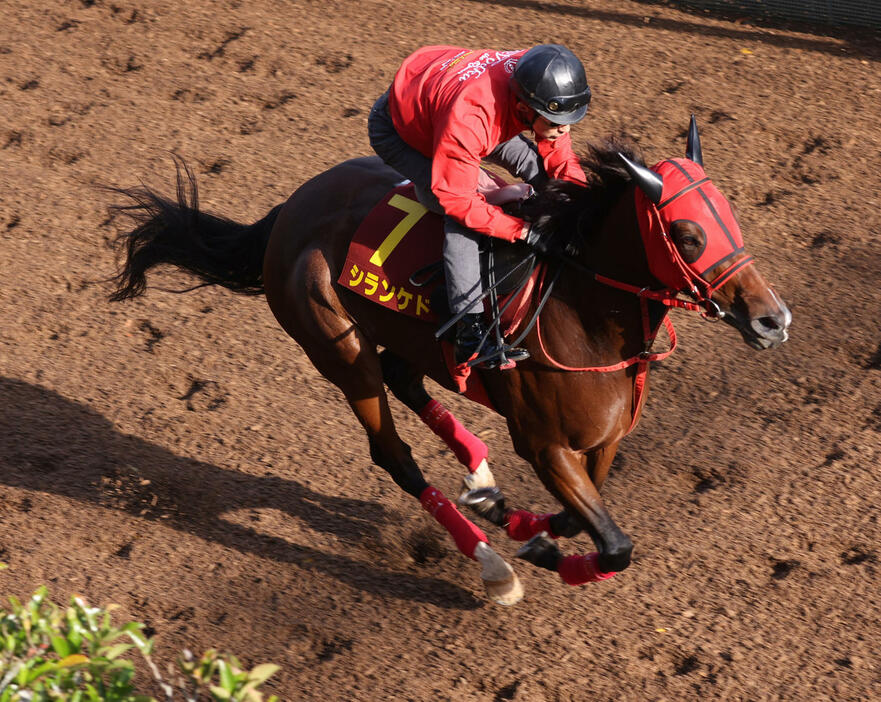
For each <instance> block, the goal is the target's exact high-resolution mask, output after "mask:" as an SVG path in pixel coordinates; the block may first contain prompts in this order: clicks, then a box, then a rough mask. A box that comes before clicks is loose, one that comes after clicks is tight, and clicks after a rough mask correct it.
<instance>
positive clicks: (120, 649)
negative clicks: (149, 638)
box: [102, 643, 134, 661]
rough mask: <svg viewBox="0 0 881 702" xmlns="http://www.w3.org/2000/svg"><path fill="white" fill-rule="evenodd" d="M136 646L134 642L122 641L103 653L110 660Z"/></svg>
mask: <svg viewBox="0 0 881 702" xmlns="http://www.w3.org/2000/svg"><path fill="white" fill-rule="evenodd" d="M131 648H134V646H133V645H132V644H127V643H121V644H116V645H115V646H111V647H110V648H108V649H107V650H106V651H104V652H103V653H102V655H103V656H104V657H105V658H107V659H108V660H111V661H112V660H113V659H114V658H116V657H118V656H121V655H122V654H123V653H125V652H126V651H128V650H129V649H131Z"/></svg>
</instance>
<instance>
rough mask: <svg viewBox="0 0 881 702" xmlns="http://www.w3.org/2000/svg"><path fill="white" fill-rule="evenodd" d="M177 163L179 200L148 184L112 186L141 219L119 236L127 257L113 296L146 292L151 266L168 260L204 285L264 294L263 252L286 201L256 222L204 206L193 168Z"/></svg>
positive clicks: (128, 211)
mask: <svg viewBox="0 0 881 702" xmlns="http://www.w3.org/2000/svg"><path fill="white" fill-rule="evenodd" d="M175 168H176V171H177V202H172V201H171V200H168V199H166V198H164V197H162V196H161V195H158V194H156V193H155V192H153V191H152V190H150V189H149V188H147V187H145V186H142V187H138V188H128V189H123V188H110V190H111V191H113V192H116V193H119V194H121V195H124V196H126V197H127V198H128V199H129V200H130V201H131V202H130V203H128V204H120V205H114V206H112V207H111V210H112V211H113V212H118V213H122V214H125V215H127V216H129V217H131V218H132V219H133V220H134V222H135V225H136V226H135V228H134V229H133V230H131V231H129V232H126V233H123V234H121V235H120V236H119V237H118V238H117V239H116V242H115V246H116V248H117V249H119V250H121V251H122V253H123V254H124V256H125V261H124V263H123V266H122V269H121V270H120V272H119V273H118V274H117V275H116V276H115V277H114V278H113V283H114V285H115V288H116V289H115V290H114V292H113V293H112V294H111V295H110V299H111V300H113V301H120V300H126V299H129V298H133V297H137V296H138V295H141V294H142V293H143V292H144V290H145V289H146V287H147V279H146V274H147V271H149V270H150V269H151V268H153V267H154V266H158V265H160V264H163V263H164V264H169V265H172V266H177V267H178V268H181V269H183V270H186V271H188V272H190V273H192V274H194V275H196V276H198V277H199V278H200V279H201V280H202V281H203V282H202V285H221V286H223V287H225V288H229V289H230V290H233V291H234V292H238V293H242V294H245V295H261V294H263V292H264V289H263V254H264V253H265V251H266V244H267V242H268V240H269V233H270V231H271V230H272V225H273V223H274V222H275V219H276V217H277V216H278V212H279V210H280V209H281V205H278V206H276V207H274V208H273V209H272V211H270V212H269V214H267V215H266V216H265V217H264V218H263V219H261V220H259V221H257V222H255V223H254V224H251V225H246V224H239V223H238V222H234V221H232V220H229V219H225V218H223V217H217V216H214V215H210V214H206V213H205V212H200V211H199V196H198V191H197V189H196V178H195V176H194V175H193V172H192V171H191V170H190V168H189V167H188V166H187V165H186V164H185V163H183V161H179V160H178V159H175Z"/></svg>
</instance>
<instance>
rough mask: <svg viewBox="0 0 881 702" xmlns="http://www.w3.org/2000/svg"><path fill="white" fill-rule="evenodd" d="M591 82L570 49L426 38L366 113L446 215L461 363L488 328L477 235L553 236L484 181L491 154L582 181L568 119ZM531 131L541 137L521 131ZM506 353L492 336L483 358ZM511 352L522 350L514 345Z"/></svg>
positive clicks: (424, 195)
mask: <svg viewBox="0 0 881 702" xmlns="http://www.w3.org/2000/svg"><path fill="white" fill-rule="evenodd" d="M589 103H590V87H589V86H588V84H587V78H586V76H585V72H584V66H582V64H581V61H579V60H578V58H577V57H576V56H575V55H574V54H573V53H572V52H571V51H570V50H569V49H567V48H566V47H563V46H559V45H557V44H541V45H539V46H535V47H533V48H531V49H529V50H528V51H526V50H519V51H495V50H469V49H462V48H458V47H453V46H428V47H423V48H421V49H419V50H417V51H416V52H415V53H413V54H411V55H410V56H409V57H407V58H406V59H405V60H404V62H403V64H402V65H401V67H400V68H399V69H398V72H397V73H396V74H395V78H394V80H393V82H392V84H391V87H390V88H389V90H388V91H386V92H385V93H384V94H383V95H382V96H381V97H380V98H379V99H378V100H377V101H376V103H375V104H374V106H373V109H372V110H371V112H370V117H369V119H368V134H369V136H370V144H371V146H372V147H373V149H374V150H375V151H376V153H377V154H379V156H380V157H381V158H382V159H383V161H385V162H386V163H387V164H388V165H389V166H391V167H392V168H394V169H395V170H396V171H398V173H400V174H401V175H403V176H404V177H406V178H408V179H409V180H410V181H412V182H413V184H414V185H415V186H416V195H417V197H418V198H419V201H420V202H421V203H422V204H423V205H424V206H425V207H427V208H428V209H429V210H432V211H433V212H437V213H439V214H443V215H444V270H445V272H446V280H447V294H448V298H449V302H450V309H451V311H452V312H453V314H454V315H456V314H459V313H463V312H464V313H465V314H464V316H463V317H462V318H461V319H460V320H459V322H458V324H457V327H456V363H463V362H466V361H468V360H470V359H472V358H474V357H475V354H476V353H477V351H478V350H479V349H478V347H479V345H480V340H481V338H482V337H483V336H484V335H485V333H486V325H485V323H484V321H483V317H482V314H481V313H482V311H483V303H482V301H479V302H478V301H476V300H477V298H478V297H480V294H481V291H482V285H481V280H480V259H479V248H480V237H481V236H493V237H498V238H500V239H504V240H506V241H523V242H525V243H526V244H527V245H529V246H531V247H533V248H534V249H535V250H537V251H539V252H545V251H547V250H548V248H549V245H550V241H549V238H550V237H549V234H548V232H544V231H540V230H539V228H538V227H536V226H535V225H532V226H531V225H530V224H529V223H527V222H526V221H524V220H523V219H520V218H518V217H514V216H511V215H508V214H506V213H505V212H503V211H502V210H501V208H499V207H496V206H494V205H491V204H490V203H489V202H487V200H486V198H485V197H484V195H483V194H482V193H481V192H480V190H479V188H478V182H479V178H480V162H481V160H482V159H486V160H487V161H489V162H491V163H494V164H496V165H499V166H502V167H504V168H505V169H507V170H508V171H509V172H510V173H511V174H512V175H514V176H516V177H518V178H520V179H521V180H523V181H525V182H526V183H529V184H530V185H532V186H534V187H540V186H541V185H543V184H544V183H545V182H546V181H547V180H548V179H549V178H561V179H564V180H569V181H573V182H578V183H585V182H586V178H585V175H584V171H583V170H582V169H581V166H580V165H579V162H578V159H577V158H576V156H575V154H574V153H573V151H572V142H571V139H570V136H569V126H570V125H571V124H574V123H576V122H579V121H580V120H581V119H583V118H584V115H585V114H586V113H587V108H588V105H589ZM525 130H530V131H531V132H532V135H533V136H534V138H535V142H532V141H530V140H529V139H527V138H526V137H525V136H524V135H522V134H521V132H523V131H525ZM501 351H502V349H501V348H500V347H499V346H498V345H497V344H496V343H495V342H494V340H493V339H492V337H490V338H488V339H487V342H486V346H485V348H484V349H483V351H482V352H481V355H491V359H490V360H488V361H487V362H486V363H484V364H483V365H482V367H485V368H492V367H496V366H497V365H498V361H495V360H493V359H494V358H495V357H496V356H497V355H498V354H499V353H500V352H501ZM505 354H506V355H507V357H508V358H509V359H511V360H514V361H518V360H524V359H526V358H528V357H529V353H528V352H527V351H526V350H525V349H509V348H505Z"/></svg>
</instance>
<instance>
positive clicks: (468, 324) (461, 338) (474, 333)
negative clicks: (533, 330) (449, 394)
mask: <svg viewBox="0 0 881 702" xmlns="http://www.w3.org/2000/svg"><path fill="white" fill-rule="evenodd" d="M486 331H487V330H486V325H485V324H484V323H483V316H482V315H480V314H466V315H465V316H464V317H462V319H460V320H459V321H458V322H457V323H456V363H465V361H468V360H469V359H470V358H471V357H472V356H473V355H474V354H475V353H476V354H478V356H479V357H483V356H490V358H488V359H487V360H485V361H483V362H482V363H478V364H477V367H478V368H497V367H498V366H499V363H500V358H499V357H500V356H501V354H502V351H504V353H505V357H506V358H507V359H508V360H509V361H514V362H515V363H519V362H520V361H525V360H526V359H527V358H529V351H527V350H526V349H520V348H511V347H510V346H505V345H502V346H499V344H498V343H496V340H495V336H494V335H492V334H491V335H489V336H488V337H487V339H486V341H485V342H484V344H483V348H479V347H480V341H481V339H483V337H484V335H486Z"/></svg>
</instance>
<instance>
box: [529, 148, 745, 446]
mask: <svg viewBox="0 0 881 702" xmlns="http://www.w3.org/2000/svg"><path fill="white" fill-rule="evenodd" d="M651 170H653V171H654V172H656V173H658V174H659V175H661V176H662V178H663V183H664V188H663V193H662V196H661V198H660V200H659V202H658V204H657V205H656V204H655V203H654V202H652V201H651V200H649V198H648V197H646V195H645V194H644V193H643V192H642V190H640V189H639V188H636V189H635V205H636V212H637V219H638V221H639V230H640V234H641V236H642V241H643V245H644V246H645V251H646V256H647V258H648V262H649V270H650V271H651V273H652V275H653V276H654V277H655V278H656V279H657V280H658V281H659V282H660V283H661V284H663V285H664V286H665V287H664V288H663V289H661V290H652V289H650V288H647V287H643V288H640V287H638V286H636V285H631V284H629V283H623V282H621V281H618V280H615V279H613V278H608V277H606V276H603V275H600V274H599V273H595V272H593V271H589V270H588V269H586V268H584V267H582V266H580V265H578V264H574V263H573V265H575V266H576V267H577V268H579V269H582V270H583V271H584V272H589V273H590V274H591V275H592V276H593V278H594V280H596V281H597V282H598V283H602V284H603V285H607V286H609V287H613V288H617V289H619V290H624V291H626V292H630V293H633V294H634V295H636V296H638V297H639V300H640V310H641V316H642V329H643V351H641V352H640V353H639V354H637V355H636V356H632V357H630V358H627V359H625V360H623V361H620V362H619V363H614V364H610V365H607V366H585V367H573V366H567V365H564V364H562V363H559V362H558V361H556V360H554V359H553V358H552V357H551V356H550V354H549V353H548V350H547V349H546V348H545V345H544V342H543V341H542V338H541V324H540V320H539V317H537V318H536V334H537V336H538V343H539V346H540V347H541V350H542V353H544V355H545V358H547V360H548V362H549V363H550V364H551V365H552V366H554V367H556V368H559V369H561V370H566V371H581V372H594V373H611V372H613V371H618V370H623V369H625V368H628V367H630V366H633V365H635V366H636V376H635V378H634V386H633V412H632V417H631V423H630V427H629V428H628V430H627V433H630V432H631V431H632V430H633V428H634V427H635V426H636V423H637V421H638V419H639V411H640V408H641V406H642V401H643V389H644V387H645V381H646V377H647V371H648V365H649V363H651V362H652V361H659V360H661V359H664V358H667V357H668V356H669V355H670V354H672V353H673V351H674V350H675V349H676V331H675V329H674V328H673V323H672V322H671V321H670V319H669V318H668V317H667V315H666V313H665V314H664V316H663V317H662V318H661V320H660V321H659V322H658V323H657V324H656V325H654V327H653V326H652V324H651V323H650V321H649V320H650V316H649V310H648V300H654V301H655V302H660V303H662V304H663V305H665V306H667V307H679V308H682V309H688V310H695V311H700V313H701V315H702V316H703V317H704V318H706V319H714V320H718V319H721V317H722V312H721V311H720V309H719V306H718V305H717V304H716V303H715V302H714V301H713V300H712V296H713V293H714V292H716V291H717V290H718V289H719V288H721V287H722V286H723V285H724V284H725V283H726V282H728V281H729V280H731V278H733V277H734V276H735V275H737V273H739V272H740V271H742V270H744V269H745V268H747V267H748V266H750V265H751V264H752V263H753V258H752V256H750V255H748V254H746V252H745V250H744V247H743V236H742V234H741V233H740V225H739V224H738V223H737V219H736V218H735V217H734V212H733V211H732V210H731V205H730V204H729V203H728V200H726V199H725V197H724V196H723V195H722V194H721V193H720V192H719V191H718V189H717V188H716V186H715V185H713V183H712V182H711V181H710V179H709V178H707V176H706V174H705V173H704V169H703V168H702V167H701V166H700V165H698V164H697V163H695V162H694V161H691V160H689V159H668V160H666V161H661V162H660V163H657V164H655V165H654V166H653V167H652V168H651ZM681 221H689V222H692V223H693V224H695V225H697V226H698V227H699V228H700V229H701V230H702V231H703V232H704V236H705V245H704V248H703V250H702V251H701V252H700V254H699V255H698V257H697V258H696V259H695V260H694V261H693V262H691V263H689V262H686V261H685V259H683V257H682V254H681V253H680V252H679V249H678V248H677V247H676V244H675V242H674V241H673V239H672V237H671V236H670V233H669V232H670V231H671V230H672V228H673V225H674V224H676V223H677V222H681ZM728 261H731V263H730V264H729V265H727V266H726V267H725V268H724V269H723V270H722V271H721V272H720V273H717V274H716V276H715V277H713V278H712V279H709V280H708V279H707V276H708V275H709V274H710V273H712V272H713V271H714V270H716V269H717V268H719V267H720V266H722V265H723V264H725V263H726V262H728ZM542 283H543V281H542ZM542 286H543V285H541V284H540V286H539V287H540V288H541V287H542ZM548 293H549V291H548ZM679 293H685V294H686V295H688V296H689V297H691V298H693V300H694V302H691V301H688V300H683V299H681V298H680V297H679ZM662 324H663V326H664V329H665V330H666V332H667V334H668V336H669V338H670V348H669V349H667V350H666V351H662V352H652V351H651V348H652V345H653V344H654V341H655V338H656V336H657V333H658V331H659V330H660V328H661V325H662Z"/></svg>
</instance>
